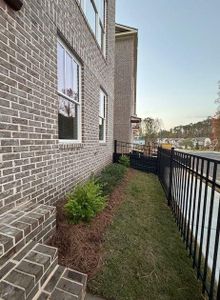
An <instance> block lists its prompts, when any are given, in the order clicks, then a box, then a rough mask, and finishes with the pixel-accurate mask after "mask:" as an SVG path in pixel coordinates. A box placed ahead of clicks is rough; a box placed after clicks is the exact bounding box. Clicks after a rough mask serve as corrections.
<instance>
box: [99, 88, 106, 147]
mask: <svg viewBox="0 0 220 300" xmlns="http://www.w3.org/2000/svg"><path fill="white" fill-rule="evenodd" d="M101 93H102V94H103V95H104V96H105V103H104V112H105V115H104V118H102V117H100V115H99V118H102V119H103V120H104V136H103V140H100V139H99V143H100V144H105V143H106V130H107V123H106V121H107V95H106V93H105V92H104V91H103V89H102V88H100V94H99V105H100V95H101Z"/></svg>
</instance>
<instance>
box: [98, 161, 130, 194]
mask: <svg viewBox="0 0 220 300" xmlns="http://www.w3.org/2000/svg"><path fill="white" fill-rule="evenodd" d="M125 172H126V168H125V167H124V166H123V165H120V164H112V165H109V166H107V167H106V168H105V169H104V170H102V172H101V174H100V175H99V177H98V182H99V184H100V185H101V186H102V187H103V193H104V194H105V195H110V194H111V193H112V191H113V190H114V188H115V187H116V186H117V185H118V184H119V183H120V181H121V180H122V179H123V177H124V175H125Z"/></svg>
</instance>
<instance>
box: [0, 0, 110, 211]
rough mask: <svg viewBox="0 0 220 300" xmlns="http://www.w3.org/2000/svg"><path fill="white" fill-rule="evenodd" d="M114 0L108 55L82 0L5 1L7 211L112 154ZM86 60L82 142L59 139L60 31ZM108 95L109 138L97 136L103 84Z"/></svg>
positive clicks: (1, 50)
mask: <svg viewBox="0 0 220 300" xmlns="http://www.w3.org/2000/svg"><path fill="white" fill-rule="evenodd" d="M114 16H115V1H114V0H111V1H108V18H107V19H108V21H107V60H105V58H104V57H103V55H102V53H101V50H100V49H99V48H98V46H97V42H96V40H95V38H94V36H93V34H92V33H91V31H90V29H89V27H88V24H87V22H86V20H85V17H84V15H83V13H82V11H81V9H80V7H79V6H78V2H77V1H76V0H65V1H58V0H40V1H32V0H24V6H23V8H22V10H21V11H19V12H15V11H13V10H11V9H10V8H9V7H7V6H6V5H5V3H4V1H3V0H0V214H1V213H2V212H4V211H6V210H8V209H10V208H11V207H14V206H16V205H19V204H20V203H23V202H26V201H29V200H34V201H37V202H40V203H48V204H51V203H54V202H55V201H57V200H58V199H59V198H61V197H63V196H64V194H65V192H66V191H68V190H69V189H71V188H72V187H73V186H74V185H75V184H76V183H77V182H80V181H82V180H85V179H86V178H88V177H89V176H90V175H91V173H92V172H96V171H98V170H99V169H101V168H103V167H104V166H105V165H106V164H108V163H110V162H111V160H112V149H113V99H114V45H115V25H114V22H115V19H114ZM58 32H59V35H61V36H62V37H63V38H64V41H65V42H66V43H67V44H68V46H69V47H70V48H71V49H72V51H73V53H74V54H76V55H77V56H78V57H79V59H80V60H81V61H82V66H83V70H82V136H83V137H82V143H81V144H79V145H74V144H70V145H64V144H59V140H58V96H57V62H56V61H57V56H56V49H57V36H58ZM100 86H102V87H103V88H104V89H105V91H106V92H107V95H108V103H107V110H108V116H107V141H106V143H105V144H104V145H100V144H99V140H98V137H99V135H98V132H99V126H98V112H99V90H100Z"/></svg>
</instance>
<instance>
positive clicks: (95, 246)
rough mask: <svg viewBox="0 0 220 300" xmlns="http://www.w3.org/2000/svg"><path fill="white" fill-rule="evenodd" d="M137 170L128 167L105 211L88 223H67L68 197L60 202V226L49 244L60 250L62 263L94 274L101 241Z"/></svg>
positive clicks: (99, 258) (98, 261)
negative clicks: (66, 206) (66, 208)
mask: <svg viewBox="0 0 220 300" xmlns="http://www.w3.org/2000/svg"><path fill="white" fill-rule="evenodd" d="M132 176H134V171H133V170H131V169H129V170H128V172H127V173H126V175H125V178H124V179H123V181H122V182H121V183H120V185H119V186H118V187H116V189H115V190H114V192H113V193H112V194H111V195H110V196H109V199H108V204H107V206H106V208H105V209H104V211H103V212H101V213H100V214H99V215H97V216H96V218H94V219H93V220H92V222H90V223H89V224H78V225H73V224H68V221H67V217H66V215H65V212H64V209H63V207H64V204H65V203H66V200H65V199H64V200H60V201H58V203H57V230H56V234H55V235H54V236H53V237H52V239H51V240H50V242H49V245H51V246H55V247H57V248H58V250H59V264H60V265H63V266H66V267H69V268H73V269H75V270H78V271H81V272H84V273H86V274H88V276H89V277H90V278H92V277H93V276H94V275H95V274H96V272H97V271H98V269H99V267H100V266H101V263H102V243H103V238H104V233H105V230H106V228H107V226H109V224H111V222H112V219H113V217H114V215H115V212H116V211H117V208H118V207H119V206H120V204H121V203H122V201H123V200H124V190H125V188H126V186H127V183H128V181H129V179H130V178H131V177H132Z"/></svg>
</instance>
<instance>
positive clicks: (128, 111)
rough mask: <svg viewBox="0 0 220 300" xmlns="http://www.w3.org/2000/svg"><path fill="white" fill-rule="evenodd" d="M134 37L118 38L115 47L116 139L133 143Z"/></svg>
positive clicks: (134, 99)
mask: <svg viewBox="0 0 220 300" xmlns="http://www.w3.org/2000/svg"><path fill="white" fill-rule="evenodd" d="M135 38H136V36H134V35H126V36H117V37H116V45H115V106H114V139H116V140H118V141H123V142H128V143H131V142H132V127H131V122H130V121H131V116H132V115H134V114H135V111H134V110H135V101H136V94H135V81H136V77H134V72H135V71H134V68H135V64H136V61H135V50H136V49H135V43H134V39H135Z"/></svg>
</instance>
